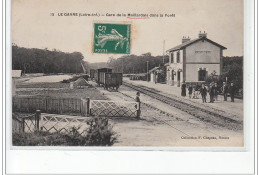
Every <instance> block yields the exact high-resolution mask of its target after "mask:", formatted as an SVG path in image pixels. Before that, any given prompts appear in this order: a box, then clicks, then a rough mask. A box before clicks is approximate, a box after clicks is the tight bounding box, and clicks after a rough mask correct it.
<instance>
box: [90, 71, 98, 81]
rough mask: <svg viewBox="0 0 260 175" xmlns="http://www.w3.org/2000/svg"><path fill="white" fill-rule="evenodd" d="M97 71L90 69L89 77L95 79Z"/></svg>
mask: <svg viewBox="0 0 260 175" xmlns="http://www.w3.org/2000/svg"><path fill="white" fill-rule="evenodd" d="M95 71H96V70H95V69H90V70H89V78H90V79H91V80H94V75H95Z"/></svg>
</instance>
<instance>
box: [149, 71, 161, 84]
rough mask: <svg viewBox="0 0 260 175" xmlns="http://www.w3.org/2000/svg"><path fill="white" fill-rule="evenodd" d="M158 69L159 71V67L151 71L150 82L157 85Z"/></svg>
mask: <svg viewBox="0 0 260 175" xmlns="http://www.w3.org/2000/svg"><path fill="white" fill-rule="evenodd" d="M158 69H159V67H154V68H152V69H151V70H149V74H150V81H151V82H153V83H157V70H158Z"/></svg>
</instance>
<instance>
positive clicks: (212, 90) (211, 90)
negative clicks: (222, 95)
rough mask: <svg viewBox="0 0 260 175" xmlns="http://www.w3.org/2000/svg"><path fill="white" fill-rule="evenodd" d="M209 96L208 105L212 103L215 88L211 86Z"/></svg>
mask: <svg viewBox="0 0 260 175" xmlns="http://www.w3.org/2000/svg"><path fill="white" fill-rule="evenodd" d="M209 96H210V103H214V96H215V87H214V85H213V84H211V85H210V88H209Z"/></svg>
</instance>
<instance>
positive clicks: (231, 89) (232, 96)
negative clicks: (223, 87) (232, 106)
mask: <svg viewBox="0 0 260 175" xmlns="http://www.w3.org/2000/svg"><path fill="white" fill-rule="evenodd" d="M235 91H236V89H235V86H234V83H231V84H230V87H229V94H230V97H231V102H235V100H234V97H235Z"/></svg>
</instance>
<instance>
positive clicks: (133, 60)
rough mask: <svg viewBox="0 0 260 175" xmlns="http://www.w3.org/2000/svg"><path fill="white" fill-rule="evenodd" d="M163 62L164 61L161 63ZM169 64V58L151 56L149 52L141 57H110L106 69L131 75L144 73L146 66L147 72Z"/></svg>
mask: <svg viewBox="0 0 260 175" xmlns="http://www.w3.org/2000/svg"><path fill="white" fill-rule="evenodd" d="M163 60H164V61H163ZM168 62H169V57H168V56H167V55H165V56H164V59H163V56H152V55H151V53H150V52H148V53H144V54H141V55H139V56H138V55H124V56H122V57H119V58H117V59H115V58H113V57H110V58H109V59H108V62H107V65H108V67H111V68H113V71H114V72H123V73H124V74H133V73H146V72H147V65H148V70H150V69H152V68H154V67H158V66H163V65H164V64H165V63H168Z"/></svg>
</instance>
